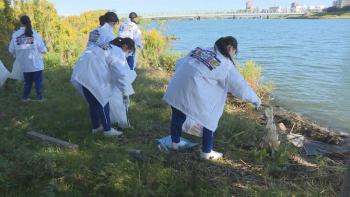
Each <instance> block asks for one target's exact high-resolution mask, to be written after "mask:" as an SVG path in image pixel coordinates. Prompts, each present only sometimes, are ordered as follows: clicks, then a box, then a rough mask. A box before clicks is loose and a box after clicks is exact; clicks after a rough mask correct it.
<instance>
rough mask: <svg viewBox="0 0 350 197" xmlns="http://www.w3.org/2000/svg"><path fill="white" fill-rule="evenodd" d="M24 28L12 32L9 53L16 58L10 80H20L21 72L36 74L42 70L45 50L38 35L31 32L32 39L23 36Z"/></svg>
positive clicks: (21, 77)
mask: <svg viewBox="0 0 350 197" xmlns="http://www.w3.org/2000/svg"><path fill="white" fill-rule="evenodd" d="M24 31H25V28H24V27H21V28H20V29H19V30H18V31H16V32H14V33H13V35H12V39H11V42H10V46H9V52H10V53H11V54H12V55H13V56H14V57H15V58H16V59H15V62H14V64H13V69H12V74H11V76H10V77H11V78H14V79H18V80H22V79H23V72H36V71H40V70H43V69H44V61H43V54H44V53H46V52H47V48H46V46H45V44H44V42H43V40H42V38H41V37H40V35H39V34H38V33H37V32H36V31H34V30H33V37H27V36H25V35H24Z"/></svg>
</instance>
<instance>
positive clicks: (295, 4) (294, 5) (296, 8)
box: [290, 1, 303, 13]
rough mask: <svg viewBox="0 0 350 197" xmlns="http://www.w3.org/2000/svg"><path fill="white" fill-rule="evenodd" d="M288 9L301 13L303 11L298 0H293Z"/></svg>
mask: <svg viewBox="0 0 350 197" xmlns="http://www.w3.org/2000/svg"><path fill="white" fill-rule="evenodd" d="M290 11H291V12H293V13H301V12H303V6H301V5H300V4H299V2H298V1H294V2H293V3H292V4H291V6H290Z"/></svg>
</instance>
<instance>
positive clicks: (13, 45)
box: [9, 36, 16, 57]
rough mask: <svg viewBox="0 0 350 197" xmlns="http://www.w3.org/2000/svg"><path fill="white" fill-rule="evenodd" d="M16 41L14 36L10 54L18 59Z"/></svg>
mask: <svg viewBox="0 0 350 197" xmlns="http://www.w3.org/2000/svg"><path fill="white" fill-rule="evenodd" d="M15 40H16V38H15V37H14V36H12V39H11V42H10V45H9V52H10V53H11V54H12V55H13V56H14V57H16V50H15Z"/></svg>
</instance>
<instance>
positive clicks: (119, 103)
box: [109, 88, 130, 128]
mask: <svg viewBox="0 0 350 197" xmlns="http://www.w3.org/2000/svg"><path fill="white" fill-rule="evenodd" d="M113 91H114V94H113V96H112V97H111V100H110V101H109V108H110V112H109V115H110V117H111V123H112V124H114V123H118V126H119V127H121V128H128V127H130V125H129V122H128V115H127V114H126V112H127V110H128V109H127V106H125V105H124V102H123V95H122V92H121V91H120V90H119V88H115V89H114V90H113Z"/></svg>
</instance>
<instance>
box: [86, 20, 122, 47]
mask: <svg viewBox="0 0 350 197" xmlns="http://www.w3.org/2000/svg"><path fill="white" fill-rule="evenodd" d="M114 39H115V35H114V32H113V27H112V26H111V25H109V24H108V23H105V24H104V25H103V26H101V27H98V28H96V29H94V30H92V31H91V32H90V34H89V40H88V43H87V47H91V46H98V47H101V48H104V47H105V46H107V47H108V44H109V42H110V41H112V40H114Z"/></svg>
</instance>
